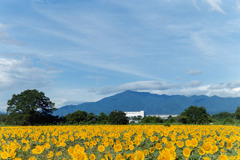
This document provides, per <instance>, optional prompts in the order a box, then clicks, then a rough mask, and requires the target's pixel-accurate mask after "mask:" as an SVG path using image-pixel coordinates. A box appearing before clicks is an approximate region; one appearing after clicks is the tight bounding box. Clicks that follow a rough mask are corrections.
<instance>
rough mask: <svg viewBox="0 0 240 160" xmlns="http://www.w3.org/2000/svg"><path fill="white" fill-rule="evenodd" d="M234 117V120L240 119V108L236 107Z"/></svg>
mask: <svg viewBox="0 0 240 160" xmlns="http://www.w3.org/2000/svg"><path fill="white" fill-rule="evenodd" d="M235 116H236V119H240V107H239V106H238V107H237V109H236V111H235Z"/></svg>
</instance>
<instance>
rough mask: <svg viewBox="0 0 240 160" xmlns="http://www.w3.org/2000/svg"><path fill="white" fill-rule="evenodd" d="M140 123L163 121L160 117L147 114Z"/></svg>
mask: <svg viewBox="0 0 240 160" xmlns="http://www.w3.org/2000/svg"><path fill="white" fill-rule="evenodd" d="M141 123H163V119H161V118H160V117H154V116H148V117H144V118H143V119H142V121H141Z"/></svg>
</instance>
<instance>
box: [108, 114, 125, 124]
mask: <svg viewBox="0 0 240 160" xmlns="http://www.w3.org/2000/svg"><path fill="white" fill-rule="evenodd" d="M109 122H110V123H111V124H128V118H127V117H126V114H125V113H124V112H123V111H112V112H111V113H110V114H109Z"/></svg>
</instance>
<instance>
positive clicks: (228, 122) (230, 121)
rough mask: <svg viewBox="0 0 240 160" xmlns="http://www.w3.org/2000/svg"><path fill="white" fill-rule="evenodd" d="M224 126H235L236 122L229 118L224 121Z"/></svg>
mask: <svg viewBox="0 0 240 160" xmlns="http://www.w3.org/2000/svg"><path fill="white" fill-rule="evenodd" d="M223 124H234V120H233V119H232V118H230V117H228V118H226V119H225V120H224V121H223Z"/></svg>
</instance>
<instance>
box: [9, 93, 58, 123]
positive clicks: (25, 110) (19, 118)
mask: <svg viewBox="0 0 240 160" xmlns="http://www.w3.org/2000/svg"><path fill="white" fill-rule="evenodd" d="M7 104H8V107H7V113H8V114H9V118H8V123H11V124H19V125H34V124H43V123H46V119H49V117H51V116H52V115H51V113H52V112H53V111H54V110H56V108H55V107H54V103H53V102H51V100H50V99H49V98H48V97H46V96H45V94H44V93H43V92H40V91H38V90H36V89H33V90H25V91H23V92H21V93H20V94H13V96H12V98H11V99H10V100H8V102H7ZM50 119H51V118H50Z"/></svg>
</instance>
